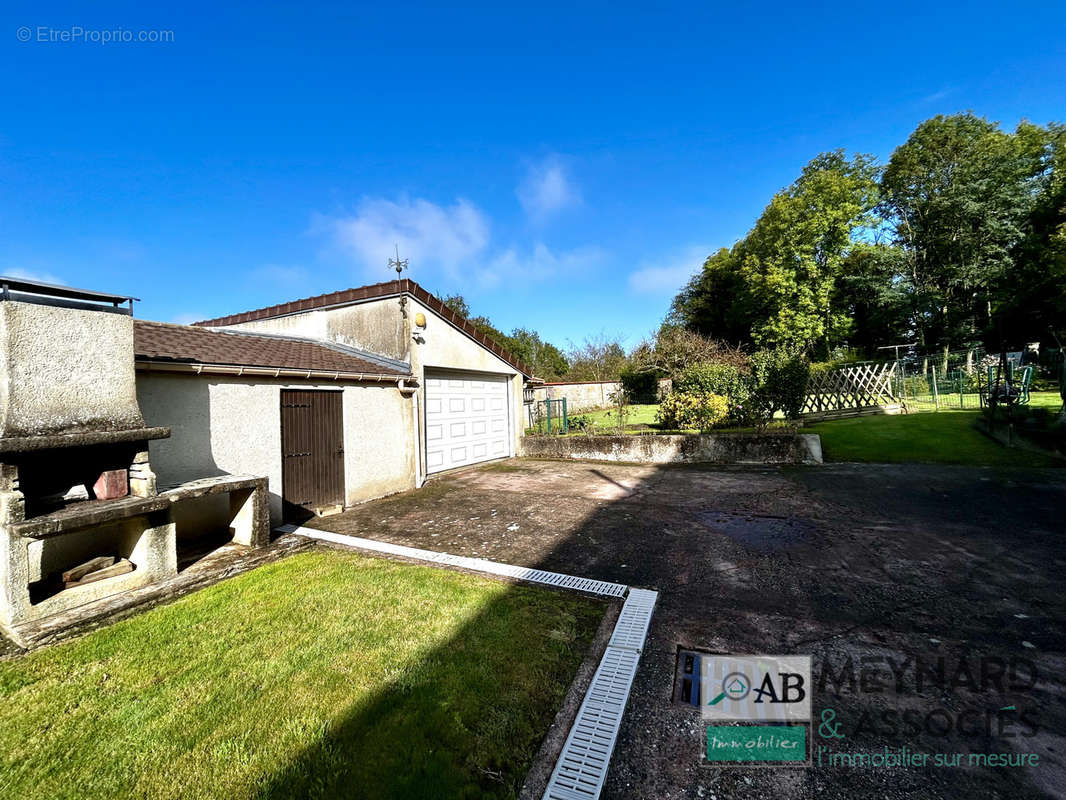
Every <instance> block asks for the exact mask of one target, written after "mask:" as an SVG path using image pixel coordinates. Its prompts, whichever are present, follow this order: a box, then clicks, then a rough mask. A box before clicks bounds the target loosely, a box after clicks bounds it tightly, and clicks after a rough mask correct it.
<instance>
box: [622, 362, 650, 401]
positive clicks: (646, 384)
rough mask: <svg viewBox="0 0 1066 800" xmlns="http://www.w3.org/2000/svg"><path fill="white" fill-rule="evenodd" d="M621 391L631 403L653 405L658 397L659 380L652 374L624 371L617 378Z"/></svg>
mask: <svg viewBox="0 0 1066 800" xmlns="http://www.w3.org/2000/svg"><path fill="white" fill-rule="evenodd" d="M619 382H620V383H621V384H622V390H623V391H624V392H625V393H626V395H627V396H628V397H629V400H630V402H632V403H654V402H656V401H657V400H658V396H659V378H658V377H657V376H656V374H655V373H654V372H637V371H636V370H631V369H625V370H622V374H621V375H620V376H619Z"/></svg>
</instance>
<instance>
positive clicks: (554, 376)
mask: <svg viewBox="0 0 1066 800" xmlns="http://www.w3.org/2000/svg"><path fill="white" fill-rule="evenodd" d="M507 338H508V341H509V342H510V345H511V346H510V348H509V349H510V351H511V352H512V353H514V354H515V355H516V356H518V358H520V359H521V360H522V361H524V362H525V363H526V364H528V365H529V366H530V367H531V368H532V370H533V374H535V375H536V376H537V377H538V378H544V379H545V380H558V379H560V378H562V377H565V376H566V374H567V372H569V371H570V365H569V364H568V363H567V361H566V356H564V355H563V353H562V351H561V350H560V349H559V348H558V347H556V346H555V345H553V344H551V343H550V342H545V341H543V340H542V339H541V338H540V334H539V333H537V332H536V331H531V330H528V329H526V328H515V329H514V330H513V331H511V335H510V336H509V337H507Z"/></svg>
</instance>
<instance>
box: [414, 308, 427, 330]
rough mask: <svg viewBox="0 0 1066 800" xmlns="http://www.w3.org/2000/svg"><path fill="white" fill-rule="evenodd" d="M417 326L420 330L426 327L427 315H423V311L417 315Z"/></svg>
mask: <svg viewBox="0 0 1066 800" xmlns="http://www.w3.org/2000/svg"><path fill="white" fill-rule="evenodd" d="M415 325H417V326H418V327H419V328H425V327H426V315H425V314H423V313H422V312H421V311H419V312H418V313H417V314H415Z"/></svg>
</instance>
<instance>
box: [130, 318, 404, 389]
mask: <svg viewBox="0 0 1066 800" xmlns="http://www.w3.org/2000/svg"><path fill="white" fill-rule="evenodd" d="M133 349H134V354H135V356H136V359H137V360H138V361H153V362H171V363H185V364H215V365H224V366H239V367H265V368H272V369H296V370H313V371H316V372H343V373H346V374H362V375H372V376H377V375H384V376H389V377H392V376H395V377H403V376H406V375H409V374H410V372H411V370H410V368H409V367H407V365H405V364H403V363H402V362H397V361H394V360H392V359H387V358H385V357H383V356H377V355H374V354H372V353H365V352H363V351H360V350H356V349H355V348H350V347H344V346H342V345H334V344H332V343H326V342H320V341H317V340H314V339H300V338H296V337H292V336H274V335H271V334H259V333H251V332H245V331H212V330H207V329H206V328H196V327H193V326H191V325H171V324H169V323H165V322H148V321H147V320H141V319H137V320H134V321H133Z"/></svg>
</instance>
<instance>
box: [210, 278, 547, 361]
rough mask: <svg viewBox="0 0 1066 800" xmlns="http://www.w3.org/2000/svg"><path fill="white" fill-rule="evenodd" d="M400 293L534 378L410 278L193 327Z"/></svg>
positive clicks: (493, 343) (218, 319)
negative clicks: (410, 297)
mask: <svg viewBox="0 0 1066 800" xmlns="http://www.w3.org/2000/svg"><path fill="white" fill-rule="evenodd" d="M399 294H409V295H411V296H412V297H414V298H415V299H416V300H418V302H420V303H421V304H422V305H424V306H425V307H426V308H428V309H430V310H431V311H432V312H433V313H434V314H437V315H438V316H440V317H443V318H444V319H446V320H447V321H448V322H450V323H451V324H452V325H454V326H455V327H457V328H459V330H461V331H462V332H463V333H465V334H466V335H467V336H469V337H470V338H471V339H473V340H474V341H475V342H477V343H478V344H479V345H481V346H482V347H484V348H485V349H486V350H488V351H490V352H491V353H493V354H495V355H496V356H497V357H498V358H500V360H502V361H504V362H506V363H507V364H510V365H511V366H512V367H514V368H515V369H516V370H518V371H519V372H521V373H522V374H524V375H527V376H529V377H532V376H533V370H532V369H530V368H529V367H528V366H527V365H526V364H524V363H523V362H522V361H520V360H519V359H518V358H517V357H516V356H514V355H513V354H512V353H510V352H509V351H508V350H505V349H504V348H502V347H500V346H499V345H498V344H496V343H495V342H494V341H492V340H491V339H489V338H488V337H487V336H485V334H483V333H481V331H479V330H478V329H477V328H475V327H474V326H473V324H471V322H470V321H469V320H468V319H466V318H465V317H462V316H460V315H459V314H456V313H455V312H454V311H452V310H451V309H450V308H448V307H447V306H446V305H444V303H443V302H441V301H440V300H439V299H437V298H436V297H434V296H433V295H432V294H430V293H429V292H427V291H426V290H425V289H423V288H422V287H421V286H419V285H418V284H417V283H415V282H414V281H412V280H408V279H406V278H405V279H404V280H400V281H386V282H385V283H375V284H371V285H370V286H360V287H357V288H354V289H344V290H342V291H339V292H330V293H329V294H320V295H316V296H315V297H305V298H304V299H302V300H291V301H289V302H288V303H280V304H278V305H275V306H267V307H266V308H257V309H255V310H253V311H244V312H241V313H240V314H230V315H229V316H227V317H216V318H215V319H206V320H202V321H200V322H194V323H193V325H196V326H201V327H208V328H223V327H226V326H228V325H239V324H240V323H242V322H255V321H256V320H261V319H271V318H272V317H283V316H286V315H288V314H298V313H300V312H301V311H314V310H315V309H319V308H328V307H330V306H342V305H347V304H349V303H358V302H361V301H364V300H376V299H378V298H381V297H389V296H391V295H399Z"/></svg>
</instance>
